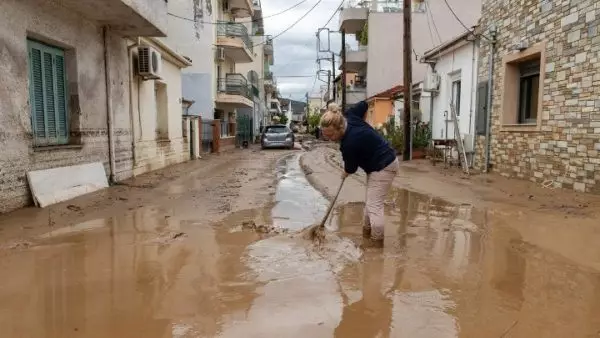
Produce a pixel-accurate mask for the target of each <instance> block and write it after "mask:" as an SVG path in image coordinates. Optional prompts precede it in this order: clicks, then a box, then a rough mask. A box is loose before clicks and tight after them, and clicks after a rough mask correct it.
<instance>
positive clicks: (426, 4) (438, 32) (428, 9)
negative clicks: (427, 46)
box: [425, 0, 443, 44]
mask: <svg viewBox="0 0 600 338" xmlns="http://www.w3.org/2000/svg"><path fill="white" fill-rule="evenodd" d="M425 6H427V13H426V14H429V17H431V24H432V25H433V28H434V29H435V33H436V34H437V37H438V40H439V41H440V42H439V43H440V44H441V43H442V42H443V41H442V36H441V35H440V31H439V30H438V28H437V25H436V24H435V19H434V18H433V11H431V7H430V6H429V1H428V0H426V1H425ZM427 22H428V23H429V20H428V21H427Z"/></svg>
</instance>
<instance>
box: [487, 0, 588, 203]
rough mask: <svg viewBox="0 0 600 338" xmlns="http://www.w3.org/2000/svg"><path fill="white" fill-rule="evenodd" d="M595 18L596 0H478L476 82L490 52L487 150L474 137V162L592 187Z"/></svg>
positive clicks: (511, 172)
mask: <svg viewBox="0 0 600 338" xmlns="http://www.w3.org/2000/svg"><path fill="white" fill-rule="evenodd" d="M599 18H600V3H598V2H596V1H590V0H588V1H563V2H552V1H528V2H524V3H523V4H521V5H520V6H510V8H509V5H508V4H507V3H506V2H505V1H501V0H484V1H483V7H482V20H481V29H482V34H484V36H485V37H484V38H483V39H482V40H481V46H480V48H481V54H480V58H481V61H480V65H479V81H480V82H481V83H487V80H488V79H489V68H488V66H489V59H488V58H489V57H490V55H491V56H493V59H494V62H493V73H492V75H491V77H492V80H493V87H492V88H493V90H492V98H491V99H492V107H491V108H492V109H491V121H490V122H491V123H490V124H491V129H490V135H491V137H490V142H489V151H490V156H489V162H488V161H487V158H488V157H487V156H486V147H487V145H488V142H486V139H485V136H480V137H479V138H478V142H477V145H478V148H477V150H478V151H477V158H476V160H477V161H476V162H477V166H478V167H479V168H485V167H486V163H489V166H488V168H489V169H490V170H491V171H492V172H496V173H499V174H501V175H503V176H507V177H518V178H522V179H527V180H531V181H534V182H539V183H541V184H544V185H546V186H555V187H562V188H566V189H574V190H576V191H581V192H595V193H598V192H600V157H599V156H598V155H599V151H600V141H599V139H600V114H599V113H598V109H599V108H600V101H599V100H598V95H599V94H600V85H599V84H600V82H599V81H600V67H599V66H600V61H599V59H598V57H597V54H598V52H599V51H600V31H599V29H598V27H599V26H598V25H599V21H598V20H599ZM494 39H495V40H496V42H495V44H493V43H492V41H494ZM486 99H487V98H486ZM483 109H485V106H484V107H483ZM486 122H487V121H486ZM484 125H485V124H484ZM482 134H484V135H485V130H484V132H483V133H482Z"/></svg>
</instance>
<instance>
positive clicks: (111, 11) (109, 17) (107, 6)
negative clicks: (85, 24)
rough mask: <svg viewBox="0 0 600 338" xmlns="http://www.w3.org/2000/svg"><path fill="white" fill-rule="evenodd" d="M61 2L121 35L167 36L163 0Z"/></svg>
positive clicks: (68, 0)
mask: <svg viewBox="0 0 600 338" xmlns="http://www.w3.org/2000/svg"><path fill="white" fill-rule="evenodd" d="M60 5H61V6H62V7H64V8H67V9H70V10H72V11H74V12H77V13H79V14H81V15H82V16H83V17H85V18H87V19H89V20H92V21H96V22H98V23H101V24H102V25H109V26H110V27H111V29H112V30H114V31H116V32H119V33H121V34H123V35H128V36H154V37H164V36H166V32H167V1H166V0H103V1H98V0H62V1H60Z"/></svg>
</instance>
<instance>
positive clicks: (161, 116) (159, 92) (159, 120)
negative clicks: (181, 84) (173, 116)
mask: <svg viewBox="0 0 600 338" xmlns="http://www.w3.org/2000/svg"><path fill="white" fill-rule="evenodd" d="M154 98H155V100H156V139H157V140H168V139H169V102H168V98H167V85H166V84H165V83H162V82H158V81H154Z"/></svg>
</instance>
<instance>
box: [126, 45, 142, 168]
mask: <svg viewBox="0 0 600 338" xmlns="http://www.w3.org/2000/svg"><path fill="white" fill-rule="evenodd" d="M140 45H141V39H140V38H139V37H138V38H137V41H136V42H135V43H134V44H133V45H131V46H128V47H127V58H128V59H127V65H128V66H129V125H130V126H131V157H132V160H133V167H134V168H135V166H136V165H137V156H136V149H135V148H136V147H135V143H136V142H135V128H134V123H135V122H134V119H133V76H134V75H133V71H132V67H131V64H132V63H133V54H132V53H131V51H132V50H133V49H134V48H136V47H139V46H140ZM139 90H140V89H139V87H138V98H139V97H140V92H139ZM138 101H139V100H138ZM138 109H139V106H138Z"/></svg>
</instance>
